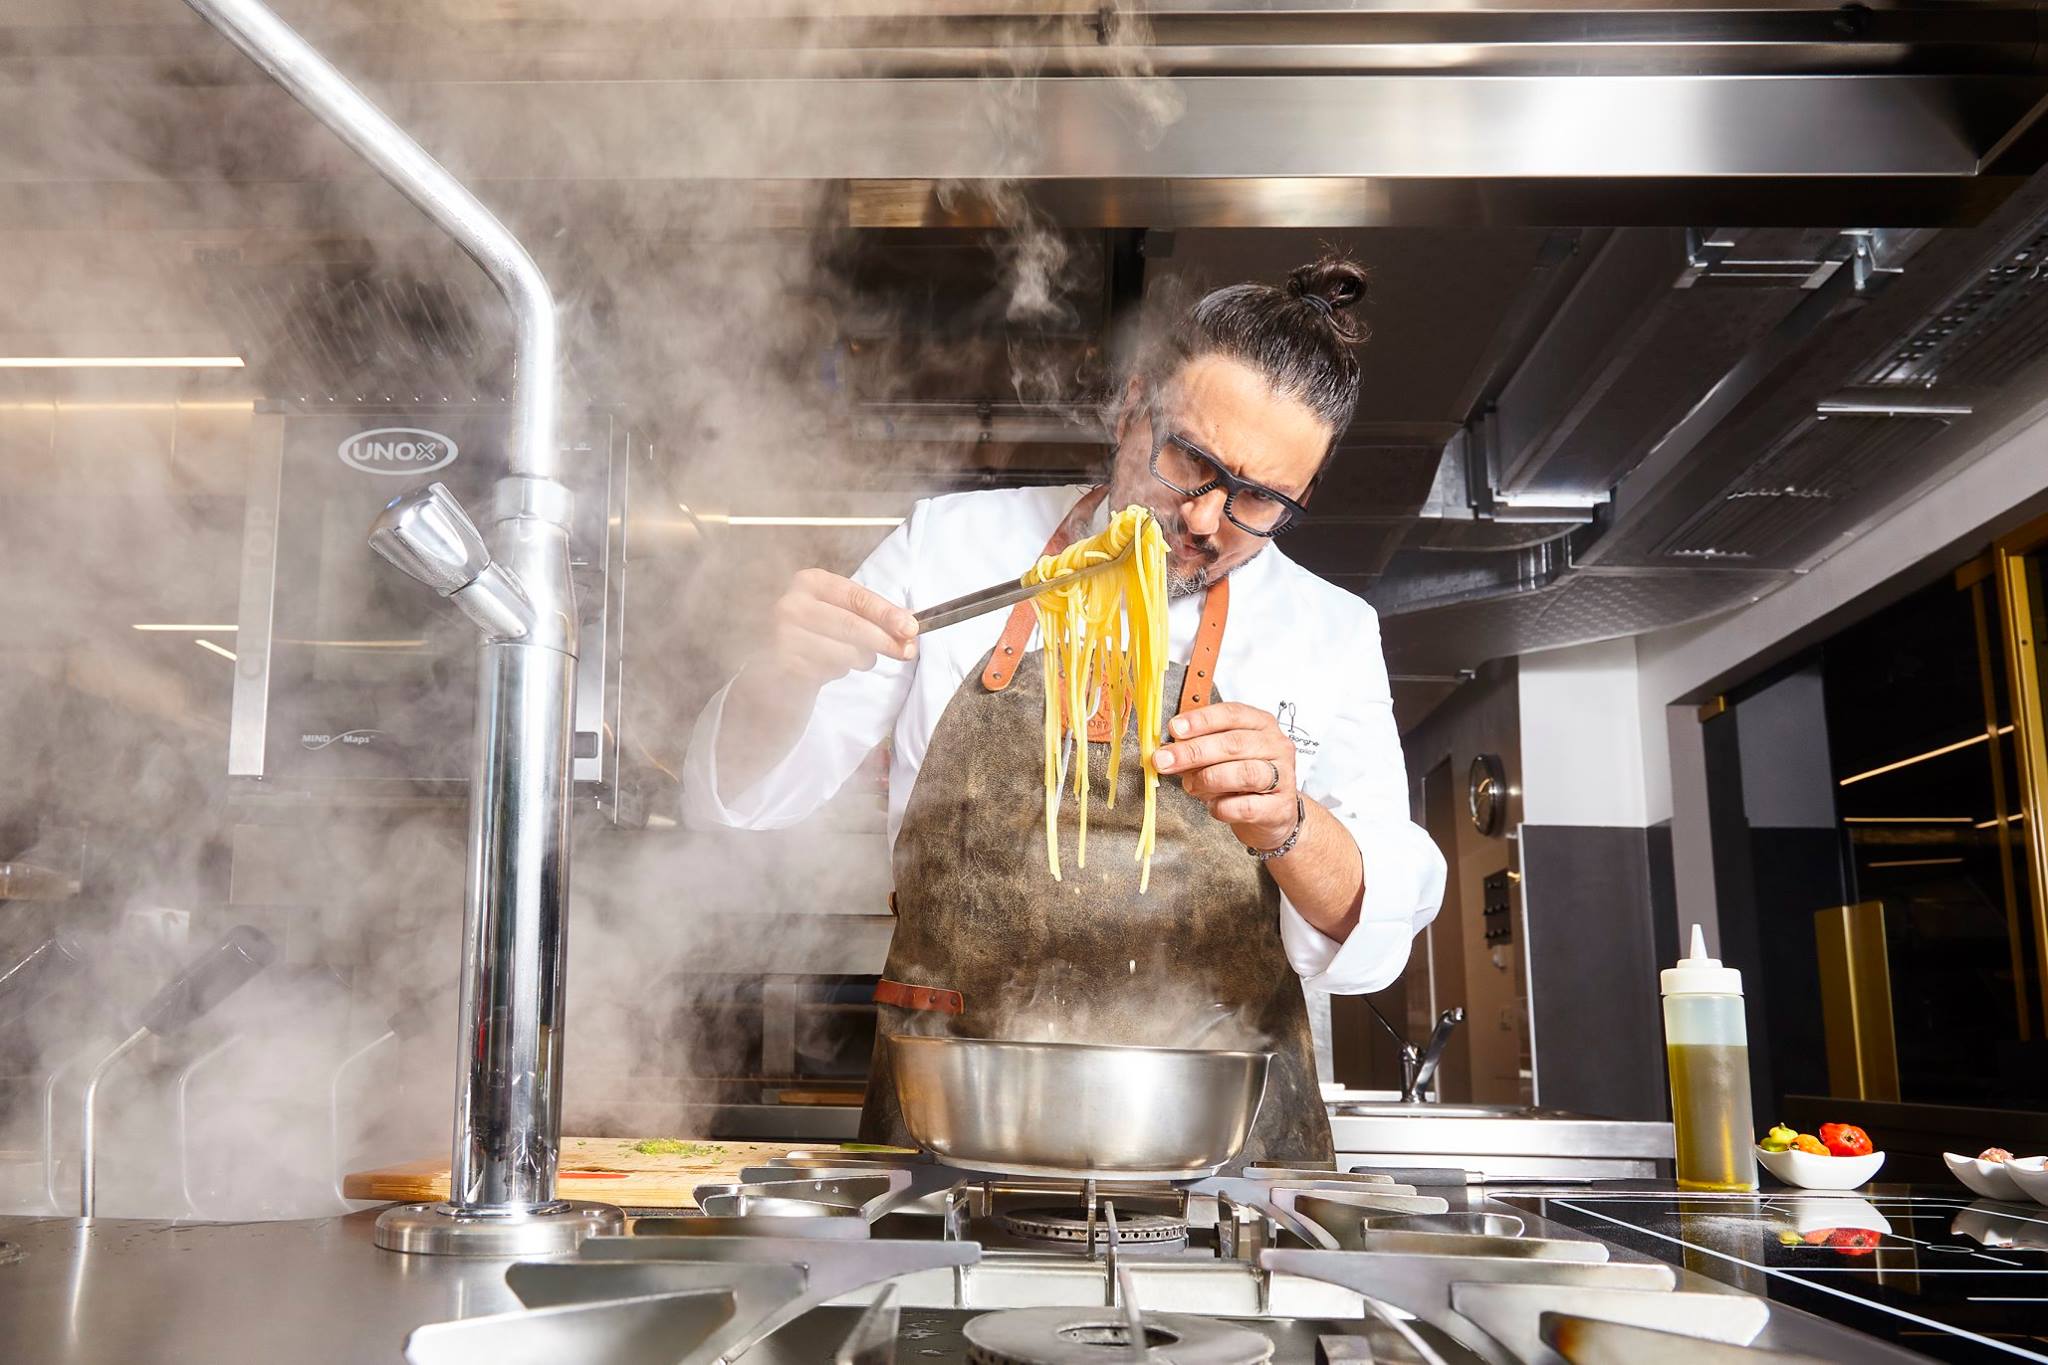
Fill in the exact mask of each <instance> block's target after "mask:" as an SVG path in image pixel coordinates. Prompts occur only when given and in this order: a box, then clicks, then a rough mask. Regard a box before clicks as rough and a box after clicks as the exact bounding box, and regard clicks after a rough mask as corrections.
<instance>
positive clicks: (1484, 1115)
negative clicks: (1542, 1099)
mask: <svg viewBox="0 0 2048 1365" xmlns="http://www.w3.org/2000/svg"><path fill="white" fill-rule="evenodd" d="M1330 1112H1331V1113H1333V1114H1350V1115H1359V1116H1361V1117H1370V1118H1388V1119H1540V1118H1543V1117H1545V1116H1546V1115H1548V1116H1550V1117H1553V1118H1571V1117H1574V1116H1573V1115H1569V1114H1566V1113H1564V1112H1563V1111H1562V1110H1543V1109H1536V1108H1532V1107H1531V1106H1529V1105H1526V1104H1425V1103H1413V1104H1407V1103H1403V1102H1402V1101H1400V1100H1339V1101H1337V1102H1336V1103H1335V1104H1332V1105H1331V1106H1330Z"/></svg>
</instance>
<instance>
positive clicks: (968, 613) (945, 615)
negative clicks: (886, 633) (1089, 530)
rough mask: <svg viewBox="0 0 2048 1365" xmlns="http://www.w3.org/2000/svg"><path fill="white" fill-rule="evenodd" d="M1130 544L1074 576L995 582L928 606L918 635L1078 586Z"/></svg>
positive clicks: (1126, 552) (1122, 555)
mask: <svg viewBox="0 0 2048 1365" xmlns="http://www.w3.org/2000/svg"><path fill="white" fill-rule="evenodd" d="M1137 543H1138V542H1137V540H1136V538H1133V539H1132V541H1131V545H1135V544H1137ZM1131 545H1126V546H1124V548H1123V549H1122V550H1121V551H1120V552H1118V553H1117V554H1114V555H1111V556H1110V557H1109V558H1108V559H1105V560H1103V561H1102V562H1101V563H1100V564H1090V565H1087V566H1086V567H1084V568H1079V569H1076V570H1074V571H1073V572H1072V573H1063V574H1061V575H1060V576H1059V577H1058V578H1049V579H1047V580H1046V581H1045V582H1043V583H1021V582H1017V581H1015V580H1012V581H1010V582H1007V583H993V584H990V585H989V586H988V587H986V588H982V589H979V590H978V591H975V592H970V593H968V594H967V595H966V596H964V597H956V598H954V599H953V600H952V601H950V602H941V603H939V604H938V605H937V606H936V607H926V608H925V609H924V610H923V611H921V612H918V613H917V630H918V633H919V634H920V635H922V634H924V633H925V632H927V631H934V630H938V629H940V628H942V627H944V626H951V625H957V624H959V623H960V622H962V621H968V620H972V619H973V618H974V617H977V616H984V615H986V614H988V613H989V612H992V611H1000V610H1002V609H1003V608H1004V607H1011V606H1015V605H1016V604H1017V603H1019V602H1023V601H1028V600H1029V599H1031V598H1033V597H1036V596H1038V594H1040V593H1042V592H1051V591H1053V590H1054V589H1055V588H1063V587H1065V586H1066V585H1067V584H1069V583H1078V582H1079V581H1080V580H1082V579H1084V578H1090V577H1093V576H1094V575H1096V574H1099V573H1101V572H1103V571H1104V570H1105V569H1113V568H1115V567H1116V566H1117V565H1119V564H1121V563H1123V562H1124V560H1125V558H1126V557H1128V556H1129V555H1130V553H1131Z"/></svg>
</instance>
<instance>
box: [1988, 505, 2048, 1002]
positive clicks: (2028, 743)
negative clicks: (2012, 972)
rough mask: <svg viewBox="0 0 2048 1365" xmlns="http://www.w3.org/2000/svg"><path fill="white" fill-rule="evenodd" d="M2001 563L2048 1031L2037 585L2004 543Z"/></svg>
mask: <svg viewBox="0 0 2048 1365" xmlns="http://www.w3.org/2000/svg"><path fill="white" fill-rule="evenodd" d="M1993 553H1994V554H1995V555H1996V556H1997V566H1998V574H1997V578H1998V616H1999V627H2000V633H2001V634H2003V635H2004V637H2005V667H2006V676H2007V679H2008V681H2009V685H2010V693H2011V698H2012V726H2013V731H2012V737H2013V751H2014V753H2015V754H2016V755H2017V756H2018V759H2019V770H2020V802H2021V805H2022V806H2024V807H2025V809H2026V812H2027V816H2028V818H2027V820H2026V822H2025V823H2026V843H2025V847H2026V851H2027V886H2028V889H2029V890H2030V891H2031V892H2032V893H2033V897H2032V898H2033V905H2032V909H2033V912H2034V913H2033V921H2034V961H2035V969H2036V971H2037V972H2038V973H2039V974H2040V980H2041V982H2042V987H2043V989H2042V993H2041V994H2042V1000H2041V1008H2042V1027H2043V1029H2044V1030H2048V819H2043V818H2042V817H2043V814H2044V812H2048V743H2044V738H2048V737H2044V736H2043V734H2042V729H2043V726H2042V712H2041V672H2040V660H2039V658H2038V657H2037V656H2036V652H2035V650H2036V645H2037V642H2036V641H2035V639H2034V629H2033V627H2034V612H2033V589H2032V587H2031V585H2030V584H2029V583H2028V581H2027V560H2026V557H2025V556H2024V555H2023V554H2020V553H2017V552H2015V551H2014V550H2013V549H2011V548H2010V547H2009V546H2008V545H2007V544H2006V543H2005V542H2000V543H1999V545H1998V546H1997V547H1996V549H1995V550H1994V552H1993Z"/></svg>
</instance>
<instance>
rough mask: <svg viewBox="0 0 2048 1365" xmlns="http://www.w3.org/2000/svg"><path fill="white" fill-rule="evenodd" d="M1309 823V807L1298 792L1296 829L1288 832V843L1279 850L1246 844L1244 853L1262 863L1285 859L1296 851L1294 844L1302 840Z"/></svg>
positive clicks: (1295, 804) (1296, 794)
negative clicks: (1303, 831) (1302, 832)
mask: <svg viewBox="0 0 2048 1365" xmlns="http://www.w3.org/2000/svg"><path fill="white" fill-rule="evenodd" d="M1307 823H1308V806H1307V805H1306V804H1305V803H1304V802H1303V801H1302V799H1301V793H1300V792H1296V793H1295V794H1294V828H1293V829H1292V830H1290V831H1289V832H1288V835H1287V839H1286V841H1285V842H1284V843H1282V844H1281V845H1280V846H1279V847H1278V848H1253V847H1252V846H1251V845H1250V844H1246V845H1245V846H1244V851H1245V852H1247V853H1249V854H1251V855H1252V857H1254V858H1256V859H1258V860H1259V861H1260V862H1262V863H1269V862H1271V861H1272V860H1273V859H1275V858H1284V857H1286V856H1287V855H1288V854H1290V853H1292V852H1293V851H1294V842H1295V840H1297V839H1299V838H1301V829H1302V826H1303V825H1306V824H1307Z"/></svg>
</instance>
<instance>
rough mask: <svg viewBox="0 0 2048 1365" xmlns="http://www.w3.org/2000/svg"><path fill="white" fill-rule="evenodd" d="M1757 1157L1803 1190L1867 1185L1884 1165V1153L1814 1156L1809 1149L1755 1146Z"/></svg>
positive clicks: (1771, 1169)
mask: <svg viewBox="0 0 2048 1365" xmlns="http://www.w3.org/2000/svg"><path fill="white" fill-rule="evenodd" d="M1756 1159H1757V1160H1758V1161H1760V1162H1762V1163H1763V1168H1764V1169H1765V1170H1767V1171H1769V1172H1770V1173H1771V1174H1772V1175H1774V1176H1776V1177H1778V1179H1780V1180H1782V1181H1784V1182H1785V1183H1786V1184H1787V1185H1797V1186H1798V1187H1799V1188H1800V1189H1802V1190H1853V1189H1855V1188H1856V1187H1857V1186H1859V1185H1867V1184H1869V1183H1870V1181H1871V1178H1872V1177H1874V1176H1875V1175H1876V1174H1877V1168H1878V1167H1880V1166H1882V1165H1884V1153H1883V1152H1872V1153H1870V1154H1869V1155H1868V1156H1815V1155H1814V1154H1813V1153H1812V1152H1767V1151H1765V1150H1764V1149H1763V1148H1761V1147H1759V1148H1757V1149H1756Z"/></svg>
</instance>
